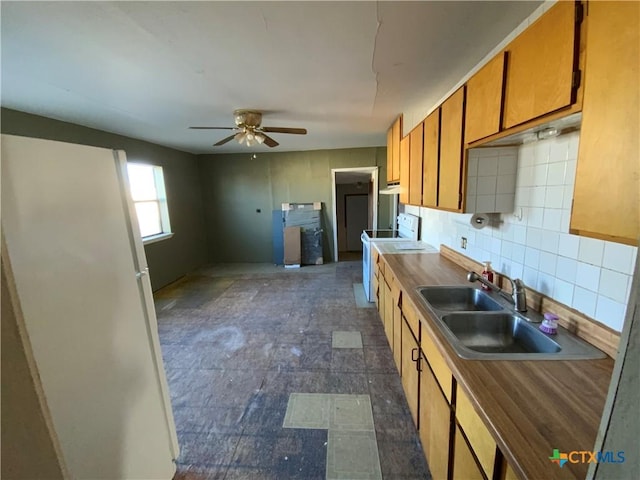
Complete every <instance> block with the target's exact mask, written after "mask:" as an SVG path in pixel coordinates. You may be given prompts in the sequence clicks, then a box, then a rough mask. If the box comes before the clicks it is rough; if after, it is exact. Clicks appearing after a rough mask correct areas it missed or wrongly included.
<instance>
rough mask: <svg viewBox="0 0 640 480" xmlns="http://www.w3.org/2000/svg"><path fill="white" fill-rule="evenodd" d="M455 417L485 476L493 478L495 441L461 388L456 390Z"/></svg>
mask: <svg viewBox="0 0 640 480" xmlns="http://www.w3.org/2000/svg"><path fill="white" fill-rule="evenodd" d="M456 418H457V419H458V423H459V425H460V427H461V428H462V430H463V431H464V433H465V435H466V437H467V440H468V441H469V444H470V445H471V447H472V448H473V452H474V453H475V456H476V458H477V459H478V462H479V463H480V465H481V466H482V469H483V470H484V472H485V474H486V475H487V478H493V476H494V467H495V461H496V450H497V448H496V443H495V441H494V440H493V437H492V436H491V434H490V433H489V430H488V429H487V427H486V426H485V425H484V423H483V422H482V419H481V418H480V416H479V415H478V413H476V411H475V410H474V408H473V405H472V404H471V401H470V400H469V397H467V395H466V394H465V393H464V392H463V391H462V389H461V388H458V389H457V392H456ZM456 442H457V439H456Z"/></svg>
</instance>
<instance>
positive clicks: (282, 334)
mask: <svg viewBox="0 0 640 480" xmlns="http://www.w3.org/2000/svg"><path fill="white" fill-rule="evenodd" d="M361 265H362V264H361V262H342V263H337V264H336V263H332V264H327V265H320V266H312V267H302V268H301V269H299V270H284V269H283V268H282V267H274V266H271V265H220V266H212V267H209V268H206V269H202V270H200V271H198V272H195V273H194V274H191V275H189V276H187V277H186V278H185V279H183V280H181V281H179V282H176V283H175V284H173V285H171V286H169V287H166V288H164V289H162V290H160V291H158V292H156V295H155V299H156V310H157V316H158V324H159V333H160V341H161V345H162V349H163V356H164V360H165V368H166V371H167V377H168V381H169V388H170V391H171V399H172V404H173V411H174V415H175V423H176V428H177V431H178V439H179V443H180V447H181V455H180V458H179V459H178V472H177V474H176V477H175V478H176V479H202V480H204V479H229V480H231V479H240V478H246V479H274V480H275V479H278V480H283V479H289V478H290V479H294V478H295V479H318V480H320V479H325V478H347V477H348V475H349V468H353V469H355V470H354V471H357V472H359V474H360V475H364V476H358V477H357V478H384V479H425V478H430V477H429V473H428V469H427V466H426V463H425V460H424V457H423V454H422V449H421V446H420V443H419V441H418V439H417V434H416V432H415V428H414V426H413V424H412V420H411V415H410V413H409V410H408V407H407V404H406V401H405V398H404V394H403V391H402V387H401V384H400V379H399V377H398V374H397V371H396V368H395V365H394V362H393V357H392V355H391V351H390V349H389V347H388V345H387V341H386V337H385V335H384V331H383V328H382V324H381V323H380V321H379V319H378V314H377V312H376V309H375V308H358V307H357V305H356V301H355V297H354V288H353V284H354V283H359V282H362V267H361ZM334 332H336V333H334ZM340 332H350V333H340ZM354 332H360V335H359V336H358V334H357V333H354ZM359 339H361V344H359V343H358V340H359ZM352 341H354V342H355V343H353V344H351V343H350V342H352ZM341 342H342V343H341ZM345 342H346V343H345ZM291 394H302V395H291ZM304 394H320V395H304ZM336 394H337V395H336ZM290 397H291V398H290ZM293 399H298V400H300V399H302V400H305V401H310V402H318V401H320V402H324V401H326V402H331V403H326V405H334V404H335V405H338V404H339V403H340V402H342V403H341V405H342V407H340V408H342V410H337V411H338V413H341V414H342V415H343V417H344V418H345V419H346V420H344V421H346V422H347V423H353V420H352V419H349V418H347V417H346V416H345V415H347V416H348V415H350V414H355V413H353V412H352V411H351V410H350V408H351V407H350V406H354V407H355V406H358V408H363V407H362V405H364V410H361V411H360V413H358V415H361V416H362V415H365V416H366V415H367V412H366V410H367V409H370V411H371V412H372V422H371V423H372V424H371V425H370V427H363V428H360V427H355V429H357V430H359V431H358V432H355V433H354V432H349V431H345V430H349V428H350V427H349V428H347V427H344V426H343V425H340V424H337V426H336V424H334V423H331V426H329V423H327V424H326V425H320V424H319V425H315V426H311V427H308V428H299V427H300V426H299V425H295V422H294V423H293V424H292V423H288V424H287V426H286V427H285V426H283V423H286V422H285V415H286V416H287V421H289V422H290V421H291V419H292V418H293V417H295V415H294V414H295V412H294V411H293V410H292V408H293V407H295V405H293V403H292V402H293ZM349 402H351V403H349ZM368 402H370V403H368ZM316 405H317V403H309V405H308V406H309V407H310V408H308V410H307V413H310V414H312V415H313V414H316V413H317V412H318V411H320V410H322V409H319V408H316V407H315V406H316ZM368 405H370V407H368ZM288 406H289V410H288ZM305 408H306V407H305ZM327 408H329V407H327ZM331 408H333V407H331ZM336 408H339V407H336ZM297 412H298V414H300V412H302V415H304V414H305V413H304V408H303V407H300V408H299V409H298V410H297ZM354 412H355V411H354ZM362 412H364V413H362ZM368 415H369V417H371V413H368ZM338 416H339V415H338V414H331V418H332V420H331V422H334V420H335V419H337V418H338ZM363 418H364V417H363ZM349 435H351V436H349ZM354 438H355V439H356V440H357V441H354V440H353V439H354ZM358 439H360V440H358ZM367 442H369V443H367ZM371 442H373V447H372V448H369V447H370V443H371ZM376 447H377V448H376ZM345 448H347V450H349V449H351V450H349V452H350V453H349V455H348V456H345V450H344V449H345ZM359 448H360V449H362V451H359V450H358V449H359ZM367 452H368V453H367ZM378 458H379V464H378ZM345 461H347V463H348V462H349V461H350V462H351V463H352V464H351V465H344V464H341V463H340V462H343V463H344V462H345ZM328 465H329V467H328ZM349 478H353V477H349Z"/></svg>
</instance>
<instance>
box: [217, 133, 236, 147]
mask: <svg viewBox="0 0 640 480" xmlns="http://www.w3.org/2000/svg"><path fill="white" fill-rule="evenodd" d="M235 136H236V134H235V133H234V134H233V135H229V136H228V137H227V138H223V139H222V140H220V141H219V142H218V143H214V144H213V146H214V147H219V146H220V145H224V144H225V143H227V142H229V141H231V140H233V137H235Z"/></svg>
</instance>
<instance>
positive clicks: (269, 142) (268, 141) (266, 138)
mask: <svg viewBox="0 0 640 480" xmlns="http://www.w3.org/2000/svg"><path fill="white" fill-rule="evenodd" d="M263 135H264V134H263ZM263 143H264V144H265V145H266V146H267V147H271V148H273V147H277V146H278V145H280V144H279V143H278V142H276V141H275V140H274V139H273V138H271V137H270V136H269V135H264V142H263Z"/></svg>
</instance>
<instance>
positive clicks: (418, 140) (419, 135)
mask: <svg viewBox="0 0 640 480" xmlns="http://www.w3.org/2000/svg"><path fill="white" fill-rule="evenodd" d="M423 135H424V122H420V123H419V124H418V125H417V126H416V127H415V128H414V129H413V130H411V133H409V204H411V205H421V204H422V158H423V151H422V148H423Z"/></svg>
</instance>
